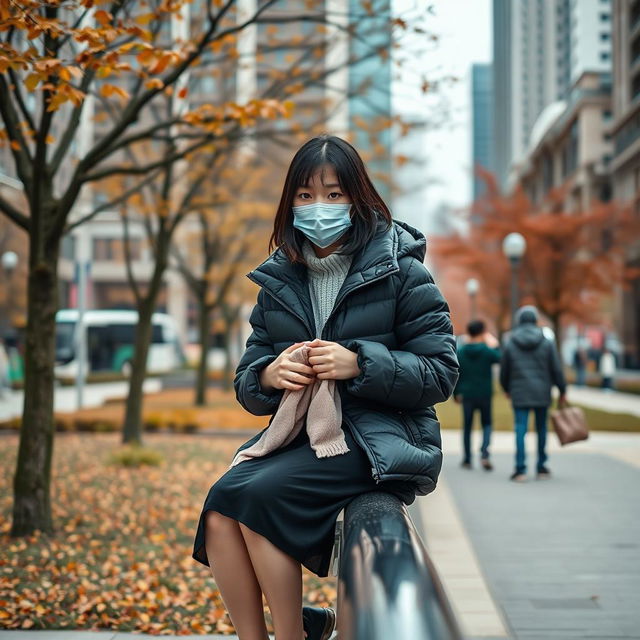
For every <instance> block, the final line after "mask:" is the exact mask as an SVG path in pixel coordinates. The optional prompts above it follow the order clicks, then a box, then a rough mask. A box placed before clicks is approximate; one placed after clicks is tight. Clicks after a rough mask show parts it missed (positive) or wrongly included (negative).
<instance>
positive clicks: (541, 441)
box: [513, 407, 549, 473]
mask: <svg viewBox="0 0 640 640" xmlns="http://www.w3.org/2000/svg"><path fill="white" fill-rule="evenodd" d="M548 409H549V408H548V407H514V408H513V412H514V414H515V420H516V424H515V429H516V473H526V471H527V462H526V452H525V448H524V437H525V435H526V433H527V429H528V426H529V411H533V413H534V415H535V418H536V431H537V432H538V467H537V469H538V471H541V470H542V468H543V467H544V463H545V462H546V461H547V454H546V451H545V447H546V445H547V411H548Z"/></svg>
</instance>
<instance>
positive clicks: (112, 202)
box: [64, 171, 159, 233]
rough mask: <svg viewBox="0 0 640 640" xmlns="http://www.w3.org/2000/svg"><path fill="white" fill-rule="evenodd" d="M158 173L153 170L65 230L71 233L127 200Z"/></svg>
mask: <svg viewBox="0 0 640 640" xmlns="http://www.w3.org/2000/svg"><path fill="white" fill-rule="evenodd" d="M158 175H159V171H155V172H151V173H150V174H149V175H148V176H147V177H146V178H145V179H144V180H141V181H140V182H137V183H136V184H135V185H134V186H133V187H130V188H129V189H127V190H126V191H124V192H123V193H121V194H120V195H119V196H118V197H117V198H114V199H113V200H110V201H109V202H105V203H103V204H101V205H100V206H99V207H96V208H95V209H94V210H93V211H92V212H91V213H88V214H87V215H85V216H83V217H82V218H79V219H78V220H76V221H75V222H73V223H72V224H69V225H67V226H66V227H65V230H64V232H65V233H69V232H70V231H72V230H73V229H75V228H76V227H79V226H80V225H81V224H84V223H85V222H87V221H88V220H91V218H95V217H96V216H97V215H98V214H100V213H102V212H103V211H109V209H113V208H114V207H116V206H118V205H119V204H121V203H123V202H126V201H127V200H128V199H129V198H130V197H131V196H132V195H133V194H134V193H137V192H138V191H140V190H141V189H142V188H143V187H144V186H145V185H146V184H148V183H149V182H153V180H155V179H156V178H157V177H158Z"/></svg>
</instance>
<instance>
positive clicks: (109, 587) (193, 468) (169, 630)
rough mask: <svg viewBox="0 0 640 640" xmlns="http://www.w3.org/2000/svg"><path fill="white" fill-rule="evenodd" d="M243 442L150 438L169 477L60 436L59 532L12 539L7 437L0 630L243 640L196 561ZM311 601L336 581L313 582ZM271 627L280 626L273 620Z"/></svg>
mask: <svg viewBox="0 0 640 640" xmlns="http://www.w3.org/2000/svg"><path fill="white" fill-rule="evenodd" d="M242 441H243V439H237V438H225V439H221V438H212V437H205V436H192V435H171V434H146V435H145V437H144V444H145V445H146V446H147V447H149V448H152V449H154V450H157V451H159V452H161V453H162V455H163V456H164V462H163V463H162V464H161V465H160V466H158V467H149V466H143V467H140V468H123V467H114V466H110V465H109V464H108V462H107V458H108V456H109V454H110V453H111V452H113V451H115V450H118V449H119V448H120V446H121V445H120V434H59V435H57V436H56V439H55V443H54V455H53V467H52V492H51V494H52V511H53V522H54V527H55V532H54V534H53V535H44V534H42V533H41V532H39V531H38V532H36V534H35V535H32V536H29V537H27V538H17V539H16V538H11V537H10V536H9V531H10V528H11V510H12V504H13V489H12V487H13V474H14V471H15V462H16V457H17V447H18V437H17V436H15V435H10V436H3V437H1V438H0V470H1V471H0V474H1V475H0V535H1V537H0V549H1V551H0V628H4V629H17V628H22V629H28V628H32V629H59V628H69V629H114V630H120V631H133V630H136V631H141V632H145V633H151V634H159V635H160V634H167V635H169V634H174V635H182V634H185V635H186V634H198V633H232V632H233V628H232V626H231V624H230V621H229V618H228V616H227V615H226V613H225V610H224V607H223V604H222V601H221V599H220V595H219V593H218V591H217V589H216V587H215V583H214V581H213V578H212V576H211V573H210V570H209V569H208V568H207V567H205V566H204V565H202V564H200V563H198V562H196V561H195V560H194V559H193V558H192V557H191V552H192V549H193V539H194V536H195V532H196V527H197V522H198V517H199V515H200V510H201V508H202V504H203V502H204V499H205V497H206V495H207V492H208V490H209V487H210V486H211V484H213V482H214V481H215V480H216V479H217V478H218V477H219V476H220V475H221V474H222V473H224V471H225V470H226V469H227V467H228V463H229V461H230V460H231V457H232V454H233V452H234V451H235V449H236V448H237V447H238V446H239V444H241V443H242ZM304 580H305V599H306V601H307V602H314V603H319V604H330V603H335V596H336V591H335V582H334V581H333V580H332V579H322V580H320V579H318V578H317V577H316V576H314V575H313V574H310V573H308V572H305V575H304ZM266 611H267V620H268V618H269V617H268V610H266Z"/></svg>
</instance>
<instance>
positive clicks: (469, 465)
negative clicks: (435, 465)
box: [460, 460, 472, 469]
mask: <svg viewBox="0 0 640 640" xmlns="http://www.w3.org/2000/svg"><path fill="white" fill-rule="evenodd" d="M460 466H461V467H462V468H463V469H471V468H472V467H471V463H470V462H467V461H466V460H463V461H462V462H461V463H460Z"/></svg>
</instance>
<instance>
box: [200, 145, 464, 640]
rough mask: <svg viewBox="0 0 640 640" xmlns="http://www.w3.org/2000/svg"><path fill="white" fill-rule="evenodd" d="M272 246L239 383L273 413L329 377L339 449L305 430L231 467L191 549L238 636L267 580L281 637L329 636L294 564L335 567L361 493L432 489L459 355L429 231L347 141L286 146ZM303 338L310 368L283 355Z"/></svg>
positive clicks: (248, 403)
mask: <svg viewBox="0 0 640 640" xmlns="http://www.w3.org/2000/svg"><path fill="white" fill-rule="evenodd" d="M274 244H275V245H277V247H278V248H277V249H276V250H275V251H274V252H273V253H272V254H271V255H270V256H269V257H268V258H267V260H265V261H264V262H263V263H262V264H261V265H260V266H258V267H257V268H256V269H254V270H253V271H251V272H250V273H249V274H247V275H248V277H249V278H250V279H251V280H252V281H253V282H255V283H256V284H258V285H260V287H261V289H260V291H259V292H258V299H257V304H256V306H255V307H254V309H253V312H252V314H251V317H250V323H251V325H252V328H253V333H252V334H251V336H250V337H249V339H248V340H247V345H246V346H247V348H246V351H245V353H244V355H243V356H242V358H241V360H240V362H239V364H238V368H237V371H236V376H235V380H234V386H235V390H236V396H237V398H238V401H239V402H240V404H242V406H243V407H244V408H245V409H246V410H247V411H249V412H250V413H252V414H254V415H268V414H275V412H276V411H277V410H278V406H279V403H280V400H281V399H282V397H283V394H284V393H285V391H286V390H287V389H289V390H292V391H296V390H300V389H303V388H304V385H308V384H312V383H313V382H314V381H315V380H316V379H317V380H335V385H336V386H335V388H336V389H337V390H338V394H339V399H340V402H341V407H342V421H343V422H342V427H343V430H344V437H345V441H346V444H347V447H348V452H347V453H343V454H341V455H333V456H330V457H324V458H318V457H317V456H316V455H315V454H314V451H313V450H312V449H311V447H310V443H309V437H308V434H307V433H306V430H305V429H302V430H301V431H300V433H299V434H298V436H296V437H295V439H294V440H293V441H292V442H290V443H289V444H287V445H286V446H283V447H281V448H279V449H277V450H275V451H272V452H271V453H268V454H267V455H265V456H263V457H258V458H254V459H250V460H246V461H244V462H242V463H241V464H238V465H236V466H233V467H231V468H230V469H229V470H228V471H227V472H226V473H225V474H224V475H223V476H222V477H221V478H220V479H219V480H218V481H217V482H216V483H215V484H214V485H213V486H212V487H211V489H210V490H209V494H208V495H207V498H206V499H205V502H204V506H203V509H202V513H201V516H200V519H199V523H198V529H197V533H196V537H195V542H194V550H193V558H195V559H196V560H198V561H199V562H201V563H203V564H205V565H207V566H210V567H211V569H212V573H213V576H214V579H215V581H216V584H217V586H218V588H219V589H220V593H221V596H222V598H223V600H224V603H225V606H226V608H227V610H228V612H229V615H230V617H231V620H232V621H233V624H234V626H235V628H236V631H237V633H238V636H239V637H240V639H241V640H266V639H267V638H268V635H267V630H266V627H265V621H264V616H263V609H262V593H264V595H265V597H266V600H267V603H268V605H269V609H270V611H271V615H272V619H273V624H274V628H275V633H276V637H277V638H278V640H301V639H302V638H304V637H307V638H309V639H310V640H319V639H323V640H324V639H326V638H328V637H329V636H330V635H331V632H332V630H333V626H334V621H335V616H334V614H333V611H332V610H330V609H320V608H307V607H305V610H304V613H303V611H302V576H301V565H304V566H305V567H307V568H308V569H309V570H310V571H312V572H314V573H315V574H316V575H318V576H326V575H327V574H328V568H329V560H330V557H331V552H332V547H333V541H334V527H335V521H336V517H337V515H338V513H339V512H340V510H341V509H342V508H343V507H344V506H345V505H347V504H348V503H349V502H350V501H351V500H352V499H353V498H354V497H355V496H357V495H359V494H362V493H364V492H367V491H373V490H383V491H389V492H392V493H394V494H395V495H397V496H399V497H400V498H401V499H402V500H403V501H404V502H405V503H407V504H410V503H411V502H413V500H414V499H415V496H416V495H425V494H427V493H429V492H431V491H433V489H434V488H435V485H436V481H437V478H438V474H439V472H440V467H441V464H442V451H441V441H440V430H439V424H438V422H437V419H436V414H435V411H434V410H433V405H434V404H436V403H437V402H443V401H445V400H446V399H447V398H448V397H449V395H450V394H451V391H452V389H453V387H454V385H455V382H456V379H457V375H458V363H457V360H456V351H455V341H454V337H453V335H452V326H451V321H450V317H449V308H448V306H447V303H446V302H445V300H444V298H443V297H442V295H441V294H440V292H439V290H438V288H437V287H436V285H435V284H434V282H433V279H432V277H431V275H430V274H429V272H428V271H427V270H426V268H425V267H424V265H423V259H424V255H425V244H426V241H425V238H424V236H423V235H422V234H421V233H420V232H419V231H417V230H416V229H414V228H412V227H410V226H409V225H407V224H405V223H403V222H398V221H394V220H393V219H392V217H391V213H390V212H389V209H388V207H387V206H386V204H385V203H384V202H383V200H382V198H381V197H380V196H379V195H378V193H377V192H376V190H375V188H374V186H373V184H372V183H371V180H370V179H369V177H368V175H367V172H366V169H365V166H364V164H363V162H362V159H361V158H360V156H359V155H358V153H357V152H356V150H355V149H354V148H353V147H352V146H351V145H350V144H349V143H347V142H345V141H344V140H342V139H340V138H337V137H335V136H327V135H323V136H320V137H317V138H313V139H312V140H309V141H308V142H307V143H306V144H304V145H303V146H302V148H300V149H299V150H298V152H297V153H296V154H295V156H294V158H293V160H292V162H291V166H290V167H289V171H288V173H287V177H286V180H285V184H284V189H283V193H282V197H281V199H280V205H279V207H278V211H277V213H276V217H275V222H274V230H273V234H272V236H271V240H270V244H269V250H270V251H271V250H272V248H273V246H274ZM314 338H315V339H314ZM303 344H307V346H308V347H309V351H308V363H309V365H308V366H307V365H305V364H302V363H300V362H292V360H291V354H292V352H293V351H294V350H296V349H298V348H299V347H301V346H302V345H303ZM272 420H273V416H272V418H271V421H272ZM271 421H270V423H269V424H271ZM267 428H268V426H267V427H265V430H266V429H267ZM265 430H263V432H261V433H258V434H257V435H256V436H255V437H254V438H252V439H250V440H249V441H248V442H246V443H245V444H243V445H242V446H241V447H240V448H239V449H238V451H241V450H243V449H246V448H248V447H250V446H251V445H253V444H254V443H255V442H257V440H258V439H259V438H260V436H261V435H262V433H264V431H265ZM303 617H304V624H303Z"/></svg>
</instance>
